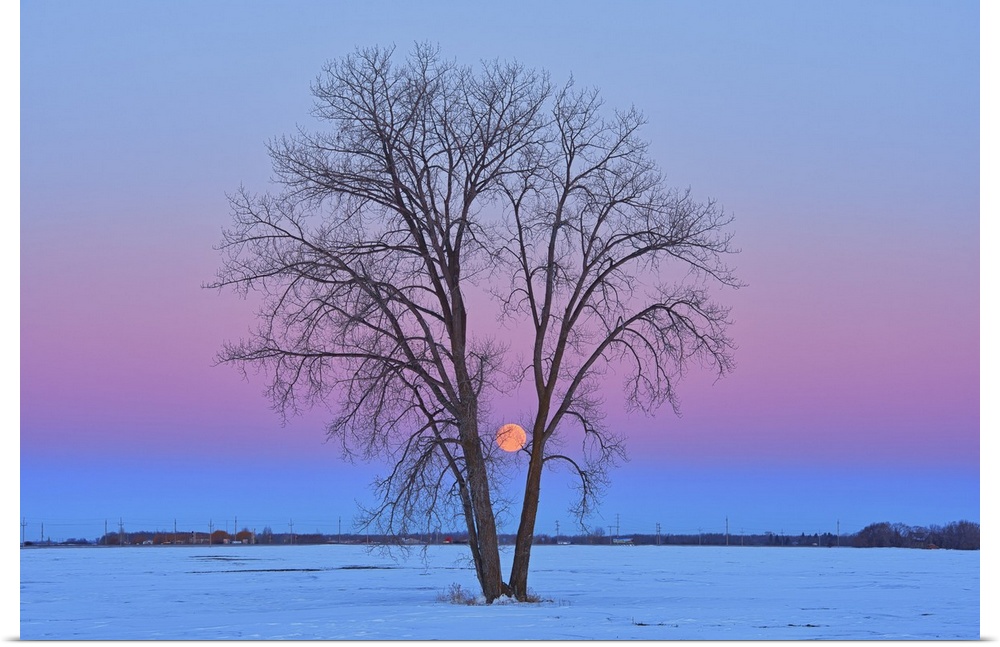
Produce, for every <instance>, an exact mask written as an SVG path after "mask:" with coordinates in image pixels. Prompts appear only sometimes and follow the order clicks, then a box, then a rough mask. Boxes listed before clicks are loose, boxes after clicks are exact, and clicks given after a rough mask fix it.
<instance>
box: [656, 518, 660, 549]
mask: <svg viewBox="0 0 1000 647" xmlns="http://www.w3.org/2000/svg"><path fill="white" fill-rule="evenodd" d="M656 545H657V546H659V545H660V522H659V521H657V522H656Z"/></svg>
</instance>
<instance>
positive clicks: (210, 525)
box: [208, 519, 213, 546]
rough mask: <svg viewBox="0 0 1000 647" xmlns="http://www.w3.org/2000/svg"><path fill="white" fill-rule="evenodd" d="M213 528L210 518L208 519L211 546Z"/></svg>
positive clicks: (210, 543)
mask: <svg viewBox="0 0 1000 647" xmlns="http://www.w3.org/2000/svg"><path fill="white" fill-rule="evenodd" d="M212 528H213V526H212V520H211V519H209V520H208V545H209V546H211V545H212Z"/></svg>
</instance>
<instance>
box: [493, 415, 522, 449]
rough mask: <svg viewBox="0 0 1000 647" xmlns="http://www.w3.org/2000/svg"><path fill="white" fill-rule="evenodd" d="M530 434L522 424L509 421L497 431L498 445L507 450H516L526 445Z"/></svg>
mask: <svg viewBox="0 0 1000 647" xmlns="http://www.w3.org/2000/svg"><path fill="white" fill-rule="evenodd" d="M527 440H528V435H527V434H526V433H524V429H522V428H521V426H520V425H515V424H514V423H512V422H511V423H507V424H506V425H504V426H503V427H500V429H499V430H498V431H497V445H499V446H500V449H502V450H504V451H505V452H516V451H517V450H519V449H521V448H522V447H524V443H525V442H526V441H527Z"/></svg>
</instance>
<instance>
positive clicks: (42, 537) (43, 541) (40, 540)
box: [38, 521, 45, 544]
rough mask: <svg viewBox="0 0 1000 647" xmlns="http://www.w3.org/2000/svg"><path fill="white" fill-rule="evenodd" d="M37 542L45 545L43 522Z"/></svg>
mask: <svg viewBox="0 0 1000 647" xmlns="http://www.w3.org/2000/svg"><path fill="white" fill-rule="evenodd" d="M38 542H39V543H42V544H44V543H45V522H44V521H43V522H42V533H41V535H40V536H39V537H38Z"/></svg>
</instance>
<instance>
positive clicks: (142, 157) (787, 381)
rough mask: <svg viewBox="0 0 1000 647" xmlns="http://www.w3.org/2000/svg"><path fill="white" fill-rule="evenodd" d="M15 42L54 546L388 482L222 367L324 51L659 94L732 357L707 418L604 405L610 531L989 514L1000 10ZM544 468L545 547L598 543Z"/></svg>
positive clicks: (83, 24) (392, 26) (911, 6)
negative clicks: (238, 214) (247, 244)
mask: <svg viewBox="0 0 1000 647" xmlns="http://www.w3.org/2000/svg"><path fill="white" fill-rule="evenodd" d="M20 28H21V31H20V38H21V42H20V56H21V59H20V92H21V96H20V99H21V115H20V146H21V148H20V214H21V216H20V217H21V219H20V330H21V336H20V446H19V449H20V506H21V507H20V516H21V517H23V518H24V519H25V520H26V522H27V523H28V526H27V530H26V533H27V538H28V539H33V538H37V536H38V535H40V532H41V524H43V523H44V524H45V533H46V535H48V536H51V537H52V538H53V539H64V538H66V537H78V536H83V537H87V538H91V539H93V538H96V537H97V536H99V535H100V534H101V533H102V532H103V529H104V521H105V520H108V522H109V524H112V525H113V524H114V523H117V521H118V519H119V518H121V519H123V520H124V521H125V523H126V528H127V529H128V528H131V529H135V530H139V529H151V528H154V527H159V528H168V527H171V526H172V524H173V521H174V520H175V519H176V520H177V523H178V525H179V526H182V527H185V528H192V529H194V528H197V529H200V528H207V526H208V523H209V521H210V520H211V521H212V522H213V523H214V525H215V527H217V528H218V527H222V526H223V525H224V524H225V523H227V520H228V523H230V524H231V523H232V520H233V518H234V517H237V518H238V519H239V521H240V526H243V525H247V526H249V527H256V528H257V529H258V530H260V529H261V528H262V527H263V526H264V525H271V526H272V528H274V529H275V531H278V530H279V529H287V526H288V522H289V520H292V521H293V523H294V524H295V530H296V531H306V530H308V531H313V530H322V531H324V532H336V531H337V527H338V520H340V522H341V524H342V527H343V529H344V530H345V531H346V530H347V529H348V527H349V525H350V521H351V519H352V517H353V515H354V513H355V501H358V500H361V501H364V500H367V496H368V495H367V494H366V492H367V486H368V483H369V481H370V479H371V477H372V476H374V475H375V474H376V473H378V472H380V471H381V469H382V468H381V466H380V465H377V464H375V465H365V464H360V465H349V464H346V463H344V462H343V461H342V460H341V458H340V455H339V451H338V449H337V447H336V446H334V445H332V444H324V435H323V427H322V423H323V420H324V419H325V417H326V412H324V411H316V412H312V413H310V414H307V415H305V416H303V417H302V418H299V419H296V420H293V421H292V422H291V423H290V424H289V425H287V426H286V427H282V426H281V424H280V420H279V419H278V417H277V416H276V415H275V414H274V413H273V412H272V411H271V410H270V409H269V406H268V402H267V401H266V400H265V399H264V398H263V397H262V395H261V393H260V391H261V388H262V386H263V383H262V382H261V381H260V380H257V379H255V378H253V377H251V379H250V380H249V381H244V380H243V379H242V378H241V376H240V375H239V374H238V372H237V371H236V370H234V369H233V368H231V367H224V366H223V367H216V366H213V356H214V354H215V353H216V352H217V350H218V349H219V348H220V346H221V344H222V343H223V342H224V341H225V340H228V339H234V338H238V337H239V336H241V335H242V334H243V333H244V332H245V331H246V330H247V329H248V328H249V327H250V326H251V325H252V324H253V320H252V314H253V307H252V304H249V303H246V302H243V301H240V300H239V299H238V298H237V297H235V296H234V295H232V294H229V293H222V294H220V293H217V292H215V291H211V290H206V289H202V288H201V287H200V286H201V285H202V284H203V283H205V282H207V281H210V280H212V279H213V277H214V273H215V270H216V268H217V267H218V265H219V261H220V257H219V255H218V253H217V252H216V251H214V249H213V246H214V245H215V244H216V243H218V242H219V239H220V233H221V230H222V228H223V227H225V226H227V225H228V223H229V217H230V216H229V210H228V205H227V202H226V193H227V192H232V191H234V190H235V189H237V188H238V187H239V186H240V184H241V183H242V184H245V185H246V186H248V187H249V188H250V189H252V190H266V189H267V188H268V184H267V181H268V176H269V171H270V166H269V159H268V157H267V154H266V152H265V149H264V143H265V142H266V141H267V140H268V139H270V138H272V137H275V136H279V135H281V134H284V133H289V132H292V131H293V130H294V129H295V127H296V125H297V124H302V125H308V126H312V125H313V122H312V120H311V118H310V117H309V115H308V111H309V108H310V105H311V98H310V95H309V83H310V82H311V81H312V80H313V79H314V77H315V76H316V75H317V74H318V73H319V71H320V68H321V66H322V64H323V63H324V62H325V61H326V60H328V59H333V58H338V57H341V56H343V55H345V54H347V53H349V52H351V51H352V50H353V49H354V48H355V47H356V46H367V45H389V44H393V43H395V44H396V45H398V46H399V48H401V49H402V50H404V51H405V50H407V49H408V48H409V47H410V45H411V44H412V43H413V42H414V41H417V40H420V41H423V40H427V41H431V42H435V43H439V44H440V45H441V47H442V50H443V52H444V54H445V55H446V56H450V57H455V58H457V59H458V60H459V61H460V62H463V63H470V64H474V63H476V62H477V61H478V60H480V59H485V58H494V57H499V58H503V59H507V58H517V59H518V60H520V61H521V62H523V63H524V64H526V65H528V66H531V67H536V68H543V69H547V70H548V71H549V72H550V73H551V74H552V76H553V79H554V80H556V81H558V82H561V81H562V80H565V79H566V78H568V76H569V75H570V74H572V75H573V76H574V77H575V79H576V80H577V82H578V83H580V84H583V85H594V86H597V87H599V88H600V89H601V91H602V94H603V97H604V99H605V101H606V103H607V104H608V106H609V107H616V106H617V107H628V106H629V105H633V104H634V105H635V106H636V107H638V108H640V109H641V110H642V111H643V112H644V113H645V114H646V116H647V117H648V120H649V125H648V127H647V129H646V131H645V136H646V138H647V139H648V140H649V141H650V142H651V143H652V152H653V154H654V156H655V157H656V158H657V159H658V160H659V162H660V164H661V166H662V168H663V169H664V171H665V172H666V175H667V177H668V180H669V182H670V183H671V184H672V185H674V186H678V187H690V188H691V189H692V191H693V193H694V194H695V195H696V196H698V197H699V198H701V199H705V198H715V199H717V200H718V201H719V202H720V204H722V205H723V206H724V208H725V209H726V210H727V211H728V212H731V213H732V214H733V215H734V216H735V224H734V227H733V231H734V232H735V235H736V244H737V246H739V247H740V248H742V250H743V251H742V253H741V254H740V255H739V256H738V257H737V258H736V259H735V265H736V266H737V268H738V273H739V276H740V278H741V279H743V280H744V281H745V282H747V283H748V287H746V288H744V289H742V290H740V291H739V292H736V293H730V294H728V295H727V296H726V300H727V302H728V303H729V304H731V305H732V307H733V317H734V319H735V325H734V326H733V328H732V334H733V336H734V337H735V339H736V341H737V343H738V345H739V350H738V353H737V364H738V365H737V369H736V371H735V372H734V373H733V374H732V375H730V376H729V377H727V378H725V379H724V380H722V381H720V382H718V383H713V381H712V380H711V379H710V376H707V375H703V374H698V373H697V372H693V373H692V374H691V375H690V376H689V377H688V379H687V380H686V381H685V382H683V383H682V384H681V388H680V396H681V406H682V409H683V416H682V417H680V418H678V417H676V416H674V415H673V414H672V413H671V412H670V410H669V409H665V410H662V411H661V412H659V413H658V414H657V415H656V416H655V417H653V418H644V417H641V416H639V417H629V416H626V415H625V414H624V413H623V412H622V411H621V407H620V403H619V398H618V397H617V396H616V395H614V392H611V394H610V395H609V398H608V409H609V417H610V419H611V420H612V421H613V422H614V423H615V425H616V426H618V427H619V428H620V429H621V430H622V431H624V433H626V434H627V435H628V437H629V453H630V455H631V456H632V460H631V462H630V463H628V464H627V465H624V466H622V467H620V468H619V469H617V470H616V471H615V472H614V473H613V474H612V478H613V485H612V487H611V489H610V490H609V492H608V494H607V497H606V499H605V503H604V505H602V507H601V509H600V511H599V513H598V514H597V515H595V516H594V517H593V518H591V520H590V522H591V523H592V524H593V525H596V526H603V527H604V528H605V529H606V528H607V527H608V526H609V525H612V524H614V523H615V520H616V515H617V516H618V518H619V519H620V524H621V530H622V532H623V533H634V532H653V531H654V529H655V525H656V524H657V523H660V524H661V525H662V528H663V531H664V532H694V531H697V530H698V529H703V530H706V531H716V532H719V531H722V530H723V528H724V523H725V519H726V518H727V517H728V519H729V521H730V528H731V529H732V530H733V531H734V532H735V531H736V529H744V530H746V531H747V532H750V531H754V532H764V531H773V532H794V533H795V534H798V533H799V532H803V531H805V532H826V531H830V532H835V531H836V525H837V522H838V521H839V522H840V527H841V529H842V530H844V531H845V532H853V531H857V530H859V529H861V528H862V527H863V526H865V525H867V524H868V523H872V522H876V521H893V522H896V521H898V522H903V523H908V524H933V523H938V524H944V523H948V522H950V521H957V520H960V519H969V520H974V521H979V520H980V449H981V448H980V396H979V393H980V390H979V385H980V372H979V371H980V310H979V309H980V263H979V261H980V254H979V242H980V198H979V193H980V191H979V190H980V186H979V184H980V167H979V158H980V131H979V116H980V112H979V111H980V93H979V79H980V64H979V52H980V42H979V4H978V3H977V2H968V1H962V0H947V1H945V0H941V1H936V2H928V1H921V0H905V1H893V2H889V1H883V0H877V1H872V0H865V1H863V2H845V1H842V0H836V1H833V0H830V1H826V2H822V1H820V2H800V1H797V0H794V1H787V2H776V1H759V2H736V1H731V2H722V1H705V0H698V1H694V0H692V1H664V2H637V1H632V2H629V1H625V2H615V3H608V2H600V3H598V2H564V3H563V2H551V3H540V2H506V3H459V2H454V3H444V2H414V3H402V2H399V3H389V2H364V3H354V2H318V1H317V2H306V1H301V0H300V1H295V0H293V1H289V2H255V1H245V0H240V1H231V2H222V1H218V0H208V1H204V0H199V1H194V2H184V1H176V2H136V1H128V2H106V1H88V2H68V1H54V0H35V1H33V2H28V3H23V4H22V6H21V9H20ZM547 479H548V480H547V481H545V482H544V483H543V492H542V495H543V500H542V507H541V511H540V515H539V520H538V530H539V532H554V529H555V523H556V521H559V522H560V524H561V528H562V529H563V530H567V529H571V528H572V527H573V526H572V523H571V518H570V516H569V514H568V513H567V512H566V511H565V508H566V503H567V501H568V497H569V491H568V490H567V489H566V483H565V479H564V477H562V476H560V475H558V474H556V475H553V476H551V477H547ZM515 523H516V522H515V521H514V520H513V518H512V519H511V520H510V521H509V522H508V523H507V524H506V526H505V530H508V531H513V530H514V529H515V528H516V525H515Z"/></svg>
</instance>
